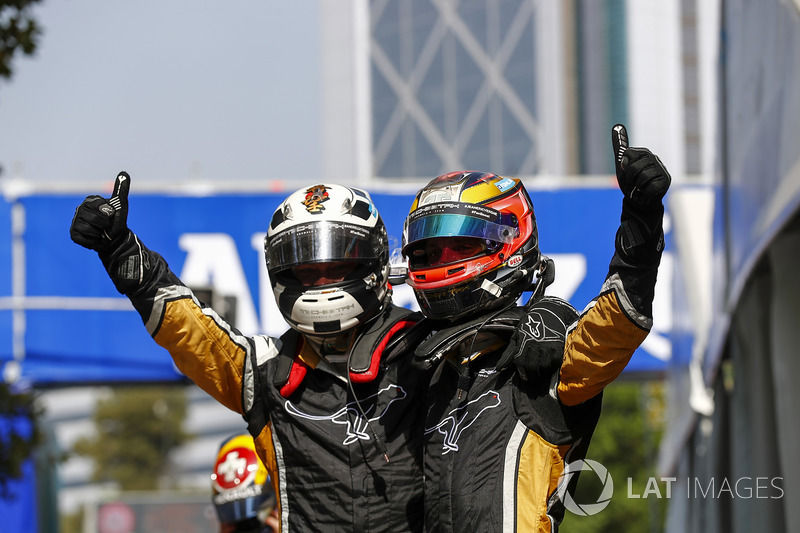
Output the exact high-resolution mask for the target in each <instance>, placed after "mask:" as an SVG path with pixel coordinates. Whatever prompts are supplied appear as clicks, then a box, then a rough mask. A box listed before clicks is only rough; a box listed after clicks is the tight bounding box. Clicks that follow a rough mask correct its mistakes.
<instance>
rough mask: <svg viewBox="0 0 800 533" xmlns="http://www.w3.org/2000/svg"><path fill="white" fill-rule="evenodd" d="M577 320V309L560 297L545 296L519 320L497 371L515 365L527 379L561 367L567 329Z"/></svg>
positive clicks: (532, 378) (533, 378)
mask: <svg viewBox="0 0 800 533" xmlns="http://www.w3.org/2000/svg"><path fill="white" fill-rule="evenodd" d="M577 319H578V313H577V311H575V308H573V307H572V306H571V305H570V304H569V303H568V302H566V301H564V300H562V299H560V298H555V297H551V296H545V297H543V298H542V299H540V300H538V301H536V302H535V303H533V304H532V305H531V307H530V308H529V309H528V313H527V314H526V315H525V316H523V317H522V318H521V319H520V321H519V324H518V326H517V328H516V330H515V331H514V333H513V335H511V339H510V340H509V342H508V345H507V346H506V349H505V350H504V351H503V354H502V355H501V356H500V359H499V360H498V361H497V368H499V369H501V370H502V369H504V368H506V367H508V366H509V365H511V364H512V363H513V364H514V365H516V367H517V372H519V375H520V376H521V377H522V378H523V379H526V380H535V379H537V378H538V377H539V376H542V375H548V374H550V373H551V372H552V371H553V370H555V369H556V368H559V367H560V366H561V363H562V361H563V359H564V345H565V342H566V335H567V328H568V327H569V325H570V324H572V323H573V322H575V321H576V320H577Z"/></svg>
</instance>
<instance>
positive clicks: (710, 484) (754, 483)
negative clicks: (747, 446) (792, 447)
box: [556, 459, 785, 516]
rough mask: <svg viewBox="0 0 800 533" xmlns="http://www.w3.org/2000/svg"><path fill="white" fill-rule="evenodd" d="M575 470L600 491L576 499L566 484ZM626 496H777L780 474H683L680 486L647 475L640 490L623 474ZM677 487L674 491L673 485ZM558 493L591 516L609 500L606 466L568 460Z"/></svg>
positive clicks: (574, 510)
mask: <svg viewBox="0 0 800 533" xmlns="http://www.w3.org/2000/svg"><path fill="white" fill-rule="evenodd" d="M578 472H585V473H584V474H583V475H584V476H585V475H589V472H593V473H594V475H596V476H597V477H598V478H599V479H600V482H601V484H602V489H601V492H600V495H599V496H598V497H597V499H596V501H593V502H577V501H575V499H574V497H573V495H572V494H570V492H569V491H568V490H567V488H568V487H569V485H570V481H571V480H572V478H573V477H574V476H575V475H577V474H578ZM627 482H628V485H627V489H628V490H627V494H626V496H627V498H629V499H643V498H659V499H660V498H667V499H670V498H673V497H685V498H687V499H722V498H730V499H742V500H747V499H781V498H783V496H784V494H785V492H784V489H783V477H780V476H772V477H769V476H742V477H738V478H735V479H733V478H727V477H723V478H713V477H712V478H709V479H700V478H696V477H694V478H693V477H689V478H686V479H685V481H684V480H681V483H684V482H685V491H684V490H683V488H684V486H683V485H679V484H677V482H678V478H676V477H659V478H657V477H649V478H647V482H646V484H645V488H644V490H642V491H639V490H638V489H635V488H634V481H633V478H630V477H629V478H627ZM676 488H680V489H681V491H680V492H677V491H676V490H675V489H676ZM556 492H557V494H558V497H559V498H561V501H562V502H564V507H565V508H566V509H567V510H568V511H569V512H571V513H573V514H576V515H579V516H592V515H596V514H597V513H599V512H601V511H602V510H603V509H605V508H606V507H607V506H608V504H609V503H611V497H612V495H613V492H614V480H613V479H612V478H611V474H610V473H609V472H608V469H607V468H606V467H605V466H603V465H602V464H600V463H598V462H597V461H592V460H591V459H585V460H578V461H573V462H572V463H569V464H568V465H567V466H566V467H565V468H564V472H563V473H562V474H561V477H560V478H559V482H558V489H557V491H556Z"/></svg>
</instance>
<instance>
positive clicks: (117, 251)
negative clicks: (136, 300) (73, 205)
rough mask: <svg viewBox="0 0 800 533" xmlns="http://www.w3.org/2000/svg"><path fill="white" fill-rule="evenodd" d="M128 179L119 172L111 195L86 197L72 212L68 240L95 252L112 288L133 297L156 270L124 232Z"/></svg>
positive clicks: (148, 254)
mask: <svg viewBox="0 0 800 533" xmlns="http://www.w3.org/2000/svg"><path fill="white" fill-rule="evenodd" d="M130 188H131V178H130V176H129V175H128V174H127V173H126V172H120V173H119V174H118V175H117V179H116V181H115V182H114V192H113V193H112V194H111V198H109V199H108V200H106V199H105V198H103V197H101V196H88V197H87V198H86V199H85V200H84V201H83V202H82V203H81V205H79V206H78V208H77V209H76V210H75V216H74V217H73V218H72V225H71V227H70V229H69V234H70V237H72V240H73V241H75V242H76V243H77V244H80V245H81V246H83V247H85V248H89V249H90V250H95V251H97V255H99V256H100V260H101V261H102V262H103V266H104V267H105V268H106V272H108V275H109V276H110V277H111V281H113V282H114V286H115V287H116V288H117V290H118V291H119V292H120V293H122V294H128V295H130V294H133V293H134V292H135V291H137V290H138V289H139V288H140V287H142V286H143V283H144V281H145V278H146V277H147V276H148V274H150V273H151V272H152V269H153V268H155V267H156V265H155V264H154V262H153V261H151V257H157V256H158V254H155V253H153V252H150V251H149V250H147V248H145V247H144V245H143V244H142V243H141V242H140V241H139V239H138V238H137V237H136V235H134V234H133V232H132V231H131V230H130V229H128V192H129V191H130Z"/></svg>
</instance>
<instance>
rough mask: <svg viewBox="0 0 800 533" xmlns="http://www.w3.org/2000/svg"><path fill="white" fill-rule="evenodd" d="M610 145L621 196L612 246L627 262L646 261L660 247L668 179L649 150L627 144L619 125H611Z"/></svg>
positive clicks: (643, 262)
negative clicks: (613, 245)
mask: <svg viewBox="0 0 800 533" xmlns="http://www.w3.org/2000/svg"><path fill="white" fill-rule="evenodd" d="M611 146H612V148H613V150H614V163H615V167H616V173H617V182H618V183H619V188H620V189H621V190H622V193H623V194H624V195H625V197H624V198H623V200H622V215H621V217H620V227H619V230H618V231H617V237H616V243H615V244H616V249H617V252H618V253H619V254H620V255H621V256H622V258H624V259H625V261H626V262H628V263H631V264H642V265H645V264H650V263H652V262H654V261H657V260H658V258H659V257H660V254H661V252H662V250H663V249H664V233H663V230H662V225H661V223H662V218H663V216H664V205H663V204H662V199H663V198H664V195H665V194H666V193H667V190H668V189H669V186H670V183H671V182H672V178H671V177H670V175H669V172H667V169H666V167H664V164H663V163H662V162H661V160H660V159H659V158H658V156H656V155H655V154H653V153H652V152H651V151H650V150H648V149H647V148H629V147H628V132H627V131H626V130H625V126H623V125H622V124H617V125H616V126H614V127H613V129H612V133H611Z"/></svg>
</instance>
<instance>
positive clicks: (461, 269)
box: [447, 266, 465, 276]
mask: <svg viewBox="0 0 800 533" xmlns="http://www.w3.org/2000/svg"><path fill="white" fill-rule="evenodd" d="M464 270H465V268H464V267H463V266H462V267H458V268H451V269H450V270H448V271H447V275H448V276H452V275H453V274H458V273H459V272H462V271H464Z"/></svg>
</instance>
